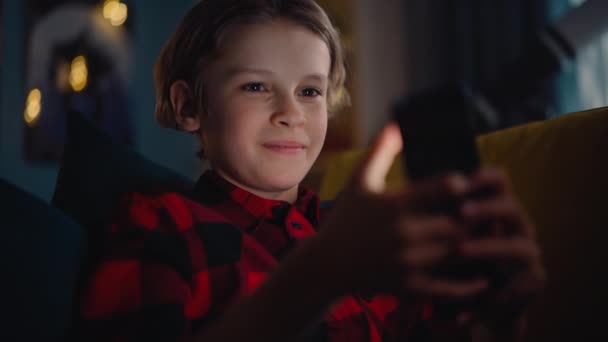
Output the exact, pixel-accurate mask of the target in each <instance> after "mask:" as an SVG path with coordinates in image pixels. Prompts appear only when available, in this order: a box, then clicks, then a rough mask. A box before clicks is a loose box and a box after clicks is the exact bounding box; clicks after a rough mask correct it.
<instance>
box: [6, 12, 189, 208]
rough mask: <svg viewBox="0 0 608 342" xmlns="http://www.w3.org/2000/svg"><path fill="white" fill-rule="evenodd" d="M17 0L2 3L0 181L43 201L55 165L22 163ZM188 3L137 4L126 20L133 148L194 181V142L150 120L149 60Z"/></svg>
mask: <svg viewBox="0 0 608 342" xmlns="http://www.w3.org/2000/svg"><path fill="white" fill-rule="evenodd" d="M24 2H25V1H22V0H4V1H3V22H2V31H3V32H4V42H3V43H4V46H3V49H2V53H3V70H2V79H1V86H2V87H1V91H2V94H1V96H2V107H1V111H0V177H2V178H4V179H6V180H8V181H10V182H13V183H15V184H16V185H17V186H19V187H21V188H23V189H25V190H26V191H29V192H31V193H33V194H35V195H37V196H38V197H40V198H42V199H44V200H47V201H48V200H50V198H51V197H52V194H53V190H54V184H55V179H56V177H57V165H55V164H46V165H45V164H36V163H29V162H25V161H24V160H23V157H22V156H23V155H24V153H23V145H24V144H23V140H24V139H23V132H24V123H23V104H24V102H25V99H24V96H25V83H24V75H23V71H24V63H23V61H24V44H25V42H24V17H25V13H24V11H25V8H24V6H25V5H24ZM192 4H193V1H192V0H173V1H171V2H170V5H169V4H168V3H167V1H161V0H145V1H144V0H137V1H135V10H134V11H132V15H133V16H134V17H132V18H131V19H134V20H135V41H134V57H135V58H134V61H135V63H134V66H135V68H134V71H133V80H134V81H133V84H132V87H133V89H131V93H132V94H133V95H134V96H133V97H132V101H131V106H132V111H131V112H132V114H133V116H134V117H133V121H134V124H135V127H136V131H135V146H134V148H135V149H136V150H137V151H139V152H141V153H142V154H143V155H144V156H146V157H148V158H150V159H152V160H154V161H157V162H159V163H161V164H164V165H167V166H169V167H171V168H172V169H174V170H176V171H178V172H179V173H181V174H183V175H185V176H189V177H195V175H196V174H197V173H198V171H197V170H198V168H199V165H198V163H197V161H196V158H195V157H194V155H195V153H196V146H195V144H194V139H193V138H192V137H190V136H186V135H184V134H178V133H176V132H170V131H167V130H162V129H161V128H159V127H158V126H157V125H156V122H155V121H154V115H153V113H154V87H153V83H152V66H153V64H154V60H155V58H156V56H157V55H158V52H159V51H160V48H161V47H162V44H163V43H164V41H165V40H166V39H167V38H168V36H169V34H170V32H172V30H173V29H174V28H175V26H176V25H177V22H178V20H179V18H180V17H181V16H182V15H183V14H184V13H185V11H186V10H187V9H188V8H189V7H190V6H191V5H192Z"/></svg>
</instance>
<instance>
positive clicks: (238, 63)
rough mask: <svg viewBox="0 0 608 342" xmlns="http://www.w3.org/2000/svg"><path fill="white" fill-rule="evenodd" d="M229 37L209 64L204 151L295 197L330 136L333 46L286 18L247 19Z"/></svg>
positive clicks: (261, 187) (216, 164) (238, 178)
mask: <svg viewBox="0 0 608 342" xmlns="http://www.w3.org/2000/svg"><path fill="white" fill-rule="evenodd" d="M225 38H226V39H225V40H224V42H223V44H222V46H221V50H220V52H221V54H220V56H219V58H217V59H216V61H215V62H213V63H211V64H210V65H208V66H207V67H206V68H205V70H206V75H205V77H206V85H207V88H206V89H207V94H206V95H207V100H208V102H207V103H208V106H207V109H208V111H207V112H206V113H204V114H203V118H202V119H201V138H202V139H203V144H204V148H205V155H206V156H207V158H208V159H209V161H210V163H211V165H212V167H213V168H214V169H215V170H216V171H217V172H218V173H220V174H221V175H222V176H224V177H225V178H227V179H228V180H230V181H232V182H234V183H236V184H237V185H239V186H241V187H243V188H245V189H247V190H249V191H251V192H253V193H255V194H257V195H259V196H262V197H265V198H272V199H281V200H286V201H290V202H293V201H294V200H295V199H296V197H297V187H298V184H299V183H300V182H301V181H302V179H303V178H304V176H305V175H306V173H307V172H308V171H309V170H310V168H311V166H312V164H313V163H314V161H315V160H316V158H317V156H318V155H319V152H320V151H321V148H322V146H323V142H324V140H325V134H326V131H327V88H328V75H329V71H330V63H331V62H330V61H331V59H330V53H329V49H328V47H327V45H326V44H325V42H324V41H323V40H322V39H321V38H320V37H319V36H317V35H316V34H314V33H313V32H311V31H309V30H307V29H306V28H304V27H301V26H298V25H296V24H294V23H292V22H289V21H287V20H274V21H272V22H270V23H264V24H255V25H247V26H243V27H240V28H237V29H235V30H234V31H232V32H230V33H228V34H227V36H226V37H225Z"/></svg>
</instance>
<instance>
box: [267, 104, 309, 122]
mask: <svg viewBox="0 0 608 342" xmlns="http://www.w3.org/2000/svg"><path fill="white" fill-rule="evenodd" d="M278 102H280V103H277V107H276V109H275V112H274V113H273V115H272V118H271V121H272V123H273V124H275V125H279V126H286V127H297V126H301V125H303V124H304V123H306V116H305V115H304V112H303V111H302V109H301V108H300V107H299V106H298V104H297V102H296V100H295V99H293V98H284V99H282V100H280V101H278Z"/></svg>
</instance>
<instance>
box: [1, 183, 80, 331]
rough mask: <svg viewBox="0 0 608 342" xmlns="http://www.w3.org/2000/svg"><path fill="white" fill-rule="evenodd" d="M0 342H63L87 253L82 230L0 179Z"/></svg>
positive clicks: (46, 205)
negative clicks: (0, 266)
mask: <svg viewBox="0 0 608 342" xmlns="http://www.w3.org/2000/svg"><path fill="white" fill-rule="evenodd" d="M0 203H2V224H1V225H0V229H1V230H2V238H1V239H0V258H1V259H2V265H3V266H2V274H3V277H2V285H1V286H0V287H1V288H2V290H1V291H0V296H1V297H2V298H1V299H0V302H1V303H2V308H1V310H2V311H3V312H4V313H5V314H4V315H3V317H4V318H3V321H2V329H0V341H64V340H65V338H66V337H67V332H68V327H69V324H70V322H71V320H72V317H73V313H74V311H73V309H74V308H75V300H74V299H75V297H74V295H75V293H76V290H77V286H78V278H79V276H80V272H81V266H82V264H83V259H84V253H85V246H86V245H85V236H84V232H83V231H82V229H81V227H80V226H79V225H78V224H77V223H76V222H74V221H73V220H71V219H70V218H68V217H67V216H65V215H64V214H63V213H61V212H60V211H59V210H57V209H54V208H53V207H51V206H49V205H48V204H46V203H44V202H42V201H40V200H38V199H37V198H35V197H34V196H32V195H30V194H27V193H25V192H23V191H22V190H20V189H18V188H17V187H16V186H14V185H12V184H9V183H7V182H5V181H3V180H0Z"/></svg>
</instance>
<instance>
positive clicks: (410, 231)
mask: <svg viewBox="0 0 608 342" xmlns="http://www.w3.org/2000/svg"><path fill="white" fill-rule="evenodd" d="M401 148H402V140H401V134H400V132H399V128H398V127H397V126H396V125H394V124H389V125H388V126H386V127H385V128H384V130H383V131H382V132H381V133H380V135H379V136H378V138H377V139H376V141H375V143H374V145H373V146H372V148H371V151H370V152H369V154H368V156H367V157H366V158H365V160H364V161H363V162H362V164H361V165H360V166H359V168H358V169H357V170H356V171H355V173H354V175H353V177H352V178H351V180H350V183H349V185H348V186H347V188H346V189H345V190H344V192H343V193H342V194H341V196H340V198H339V199H338V201H337V202H336V205H335V207H334V208H333V210H332V213H331V216H330V217H329V218H328V220H327V221H326V222H325V225H324V226H323V227H322V229H321V231H320V233H319V235H318V236H317V237H318V238H319V242H321V243H322V244H323V246H324V248H322V250H323V251H324V252H325V253H327V257H326V258H325V259H326V260H327V261H328V262H330V263H333V264H332V266H333V269H335V275H336V279H328V281H329V282H331V283H334V284H335V285H337V286H338V289H337V290H338V291H340V292H341V293H342V294H344V293H351V292H367V291H376V292H391V293H395V294H400V295H403V294H405V295H411V296H424V297H430V298H437V299H451V300H462V299H466V298H470V297H472V296H475V295H477V294H479V293H480V292H481V291H483V290H484V289H486V288H487V286H488V280H487V279H483V278H478V279H467V280H450V279H443V278H440V277H438V276H436V275H433V272H432V270H433V269H435V268H436V267H437V266H438V265H440V264H441V263H443V262H445V261H446V257H447V256H448V255H453V253H454V252H455V251H457V249H458V246H459V244H460V242H461V241H463V239H464V237H465V232H466V227H465V226H463V225H462V224H459V223H458V222H456V220H455V219H453V218H451V217H450V216H448V215H438V214H433V213H430V212H429V211H428V208H429V207H433V206H435V205H436V204H437V203H445V202H446V201H452V200H456V199H459V198H462V196H463V195H464V194H465V193H466V191H467V190H468V189H467V186H466V183H467V182H466V179H464V177H462V176H455V175H453V176H445V177H440V178H437V179H434V180H431V181H426V182H420V183H417V184H411V185H410V186H408V188H407V189H406V190H402V191H399V192H395V193H387V192H386V191H385V177H386V174H387V172H388V170H389V169H390V166H391V165H392V163H393V160H394V158H395V156H396V155H397V154H398V153H399V152H400V151H401ZM469 247H471V248H475V252H477V253H481V252H480V250H479V248H481V247H476V246H468V245H467V248H469ZM467 250H468V249H467Z"/></svg>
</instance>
